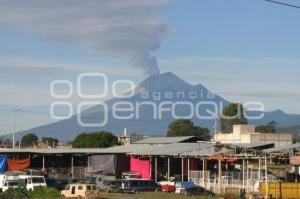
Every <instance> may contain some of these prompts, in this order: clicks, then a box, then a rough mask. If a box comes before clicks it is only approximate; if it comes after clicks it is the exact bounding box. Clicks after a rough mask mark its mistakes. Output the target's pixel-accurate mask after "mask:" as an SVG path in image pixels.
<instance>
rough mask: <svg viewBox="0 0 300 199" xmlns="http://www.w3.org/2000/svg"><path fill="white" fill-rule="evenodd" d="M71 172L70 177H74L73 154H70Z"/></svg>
mask: <svg viewBox="0 0 300 199" xmlns="http://www.w3.org/2000/svg"><path fill="white" fill-rule="evenodd" d="M71 173H72V178H74V157H73V154H72V156H71Z"/></svg>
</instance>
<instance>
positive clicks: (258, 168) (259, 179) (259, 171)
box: [258, 158, 261, 181]
mask: <svg viewBox="0 0 300 199" xmlns="http://www.w3.org/2000/svg"><path fill="white" fill-rule="evenodd" d="M260 164H261V162H260V158H259V159H258V181H260V178H261V177H260V176H261V175H260V170H261V168H260V167H261V166H260Z"/></svg>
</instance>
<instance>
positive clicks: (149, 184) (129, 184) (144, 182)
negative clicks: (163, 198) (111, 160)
mask: <svg viewBox="0 0 300 199" xmlns="http://www.w3.org/2000/svg"><path fill="white" fill-rule="evenodd" d="M158 190H159V186H158V184H156V183H155V182H154V181H153V180H148V179H141V178H137V179H132V178H131V179H124V180H123V181H122V184H121V191H122V192H126V193H139V192H154V191H158Z"/></svg>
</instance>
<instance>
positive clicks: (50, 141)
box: [42, 137, 58, 147]
mask: <svg viewBox="0 0 300 199" xmlns="http://www.w3.org/2000/svg"><path fill="white" fill-rule="evenodd" d="M42 142H43V143H48V145H49V146H51V147H55V146H57V145H58V139H57V138H53V137H42Z"/></svg>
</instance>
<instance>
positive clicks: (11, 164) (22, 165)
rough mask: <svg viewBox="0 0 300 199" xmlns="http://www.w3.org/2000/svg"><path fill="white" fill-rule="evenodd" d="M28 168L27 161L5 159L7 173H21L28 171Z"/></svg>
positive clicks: (28, 163)
mask: <svg viewBox="0 0 300 199" xmlns="http://www.w3.org/2000/svg"><path fill="white" fill-rule="evenodd" d="M29 166H30V160H29V159H22V160H21V159H18V160H15V159H7V169H8V171H22V170H25V169H28V168H29Z"/></svg>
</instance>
